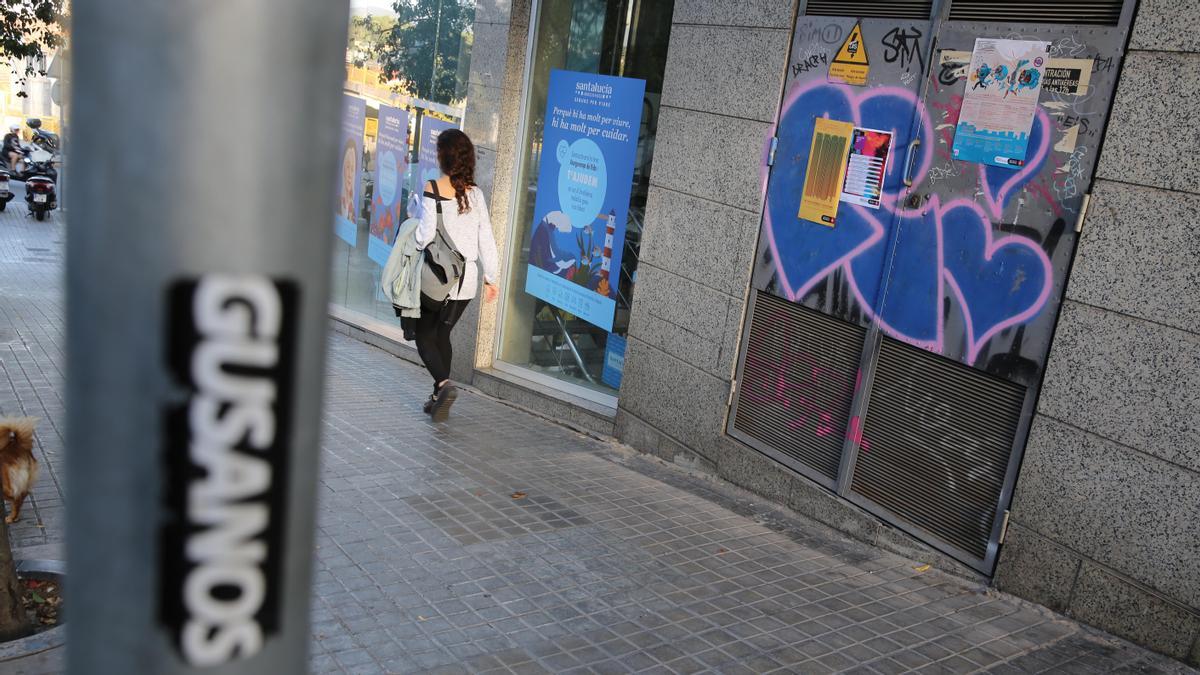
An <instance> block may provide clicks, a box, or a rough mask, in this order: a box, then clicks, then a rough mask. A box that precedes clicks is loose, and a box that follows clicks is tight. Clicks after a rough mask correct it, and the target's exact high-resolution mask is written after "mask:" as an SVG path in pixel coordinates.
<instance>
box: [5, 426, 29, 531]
mask: <svg viewBox="0 0 1200 675" xmlns="http://www.w3.org/2000/svg"><path fill="white" fill-rule="evenodd" d="M36 424H37V419H35V418H33V417H6V418H2V419H0V487H2V488H3V490H4V499H6V500H8V502H9V504H11V506H10V508H9V510H8V517H7V518H5V519H4V522H6V523H14V522H16V521H17V519H18V518H20V517H21V505H22V504H24V503H25V498H26V497H28V496H29V491H30V490H31V489H33V483H34V482H35V481H36V480H37V475H38V463H37V460H36V459H34V458H33V427H34V425H36Z"/></svg>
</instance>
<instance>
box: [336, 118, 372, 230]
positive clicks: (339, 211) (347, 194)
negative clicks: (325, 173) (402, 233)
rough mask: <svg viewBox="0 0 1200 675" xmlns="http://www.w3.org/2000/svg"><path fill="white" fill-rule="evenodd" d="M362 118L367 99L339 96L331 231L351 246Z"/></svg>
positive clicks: (355, 227)
mask: <svg viewBox="0 0 1200 675" xmlns="http://www.w3.org/2000/svg"><path fill="white" fill-rule="evenodd" d="M366 119H367V102H366V101H364V100H363V99H361V98H358V97H357V96H349V95H343V96H342V142H341V143H340V144H339V146H338V147H339V151H338V180H337V202H336V203H335V204H334V217H333V230H334V232H335V233H336V234H337V236H338V237H339V238H340V239H341V240H342V241H345V242H346V243H347V244H350V245H351V246H355V245H356V244H357V243H358V202H359V199H360V196H361V194H362V156H363V152H362V149H363V148H362V144H363V126H364V124H365V122H366Z"/></svg>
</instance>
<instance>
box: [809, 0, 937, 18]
mask: <svg viewBox="0 0 1200 675" xmlns="http://www.w3.org/2000/svg"><path fill="white" fill-rule="evenodd" d="M932 11H933V2H932V0H927V1H926V2H908V1H898V2H879V1H875V2H871V1H870V0H843V1H842V2H838V0H809V3H808V5H807V6H806V7H805V9H804V13H805V14H807V15H809V16H852V17H857V18H864V19H865V18H880V19H919V20H923V21H927V20H929V18H930V17H929V15H930V14H931V13H932Z"/></svg>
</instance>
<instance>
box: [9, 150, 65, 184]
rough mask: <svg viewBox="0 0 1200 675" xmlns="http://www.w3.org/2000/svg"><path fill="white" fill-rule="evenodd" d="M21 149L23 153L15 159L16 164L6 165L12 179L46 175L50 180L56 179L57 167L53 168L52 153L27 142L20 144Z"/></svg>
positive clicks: (22, 179) (20, 179)
mask: <svg viewBox="0 0 1200 675" xmlns="http://www.w3.org/2000/svg"><path fill="white" fill-rule="evenodd" d="M21 151H22V152H23V153H24V154H23V155H22V156H21V158H20V159H18V160H17V165H16V166H11V167H8V172H9V176H10V177H11V178H12V179H13V180H19V181H24V180H27V179H28V178H29V177H30V176H46V177H48V178H50V180H54V181H57V180H58V169H56V168H54V155H52V154H51V153H50V152H48V151H46V150H43V149H42V148H39V147H37V146H33V145H28V144H26V145H23V146H21ZM5 164H7V162H5ZM0 168H2V167H0Z"/></svg>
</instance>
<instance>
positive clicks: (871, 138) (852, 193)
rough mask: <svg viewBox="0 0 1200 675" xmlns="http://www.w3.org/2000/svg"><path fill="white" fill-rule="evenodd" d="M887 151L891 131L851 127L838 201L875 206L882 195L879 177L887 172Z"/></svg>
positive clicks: (890, 145)
mask: <svg viewBox="0 0 1200 675" xmlns="http://www.w3.org/2000/svg"><path fill="white" fill-rule="evenodd" d="M891 154H892V132H890V131H880V130H878V129H862V128H859V127H855V128H854V133H853V135H852V136H851V138H850V156H849V160H848V161H847V162H846V179H845V181H844V183H843V186H842V201H844V202H846V203H849V204H857V205H859V206H866V207H867V208H872V209H877V208H879V200H880V199H881V198H882V197H883V177H884V176H886V175H887V167H888V159H889V157H891Z"/></svg>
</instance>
